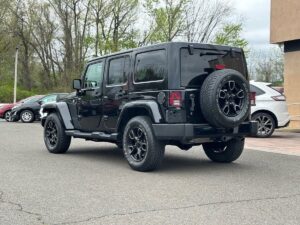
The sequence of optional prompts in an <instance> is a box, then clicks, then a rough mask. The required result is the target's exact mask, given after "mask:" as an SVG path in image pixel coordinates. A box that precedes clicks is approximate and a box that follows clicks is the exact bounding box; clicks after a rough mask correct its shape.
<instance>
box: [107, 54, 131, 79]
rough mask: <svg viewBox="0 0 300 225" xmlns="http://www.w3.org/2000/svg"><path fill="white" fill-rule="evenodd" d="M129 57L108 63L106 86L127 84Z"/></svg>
mask: <svg viewBox="0 0 300 225" xmlns="http://www.w3.org/2000/svg"><path fill="white" fill-rule="evenodd" d="M128 65H129V57H121V58H117V59H112V60H110V61H109V70H108V71H109V72H108V81H107V85H119V84H124V83H126V82H127V74H126V72H125V71H128Z"/></svg>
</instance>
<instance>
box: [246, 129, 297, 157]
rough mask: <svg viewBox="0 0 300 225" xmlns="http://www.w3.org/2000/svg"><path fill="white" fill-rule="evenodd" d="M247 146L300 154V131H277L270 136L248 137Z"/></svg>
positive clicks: (261, 149)
mask: <svg viewBox="0 0 300 225" xmlns="http://www.w3.org/2000/svg"><path fill="white" fill-rule="evenodd" d="M246 148H248V149H253V150H259V151H266V152H274V153H280V154H287V155H296V156H300V133H291V132H275V133H274V134H273V136H272V137H270V138H252V137H248V138H246Z"/></svg>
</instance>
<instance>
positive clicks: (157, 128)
mask: <svg viewBox="0 0 300 225" xmlns="http://www.w3.org/2000/svg"><path fill="white" fill-rule="evenodd" d="M153 130H154V133H155V136H156V137H157V138H158V139H160V140H178V141H181V142H184V143H204V142H206V141H214V140H226V138H230V137H235V136H239V137H244V136H248V135H255V134H256V133H257V122H256V121H251V122H244V123H242V124H241V125H239V126H238V127H236V128H232V129H225V128H215V127H212V126H210V125H209V124H153Z"/></svg>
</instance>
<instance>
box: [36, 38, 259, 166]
mask: <svg viewBox="0 0 300 225" xmlns="http://www.w3.org/2000/svg"><path fill="white" fill-rule="evenodd" d="M248 77H249V76H248V72H247V65H246V60H245V56H244V53H243V50H242V49H239V48H232V47H224V46H216V45H205V44H195V43H194V44H191V43H164V44H159V45H154V46H147V47H142V48H137V49H133V50H128V51H124V52H119V53H115V54H111V55H106V56H102V57H100V58H97V59H94V60H92V61H90V62H88V64H87V66H86V69H85V71H84V75H83V77H82V78H81V79H77V80H74V82H73V87H74V89H75V90H76V96H74V97H72V98H69V99H67V100H64V101H60V102H57V103H47V104H44V105H43V106H42V109H41V113H42V117H41V124H42V126H43V127H44V141H45V145H46V147H47V149H48V151H49V152H50V153H65V152H66V151H67V150H68V148H69V146H70V143H71V137H75V138H83V139H86V140H91V141H108V142H113V143H116V144H117V145H118V146H119V147H120V148H121V149H123V152H124V155H125V158H126V160H127V161H128V163H129V165H130V167H131V168H133V169H134V170H138V171H149V170H153V169H156V168H158V166H159V165H160V164H161V163H162V160H163V156H164V151H165V145H167V144H169V145H176V146H178V147H179V148H181V149H184V150H188V149H190V148H191V147H192V146H198V145H200V144H202V146H203V149H204V151H205V153H206V155H207V156H208V157H209V158H210V159H211V160H212V161H215V162H222V163H229V162H232V161H235V160H236V159H238V158H239V156H240V155H241V154H242V151H243V149H244V137H245V136H247V135H250V134H255V133H256V132H257V122H252V121H250V95H249V92H250V90H249V81H248Z"/></svg>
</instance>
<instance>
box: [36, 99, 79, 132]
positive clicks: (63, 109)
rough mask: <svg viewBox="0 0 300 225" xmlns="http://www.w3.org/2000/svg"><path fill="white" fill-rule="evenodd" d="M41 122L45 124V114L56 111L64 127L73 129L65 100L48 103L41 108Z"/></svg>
mask: <svg viewBox="0 0 300 225" xmlns="http://www.w3.org/2000/svg"><path fill="white" fill-rule="evenodd" d="M41 113H42V114H45V115H42V116H41V124H42V126H44V125H45V121H46V119H47V116H48V115H49V114H51V113H56V114H57V115H58V118H59V119H60V121H61V123H62V125H63V126H64V128H65V129H74V126H73V124H72V119H71V114H70V111H69V108H68V105H67V103H66V102H57V103H48V104H44V105H43V106H42V108H41Z"/></svg>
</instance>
